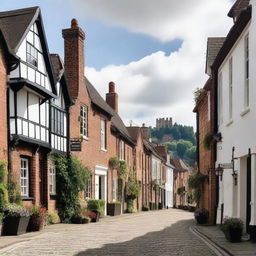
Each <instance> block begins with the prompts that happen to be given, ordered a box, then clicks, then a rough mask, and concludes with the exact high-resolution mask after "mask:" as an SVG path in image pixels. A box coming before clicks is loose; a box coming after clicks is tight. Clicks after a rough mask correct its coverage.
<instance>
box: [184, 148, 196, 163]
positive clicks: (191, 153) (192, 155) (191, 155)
mask: <svg viewBox="0 0 256 256" xmlns="http://www.w3.org/2000/svg"><path fill="white" fill-rule="evenodd" d="M185 155H186V157H187V158H189V159H191V160H193V162H195V161H196V160H197V150H196V146H193V147H191V148H189V149H187V151H186V154H185Z"/></svg>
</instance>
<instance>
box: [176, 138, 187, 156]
mask: <svg viewBox="0 0 256 256" xmlns="http://www.w3.org/2000/svg"><path fill="white" fill-rule="evenodd" d="M186 150H187V146H186V144H185V143H183V142H178V143H177V153H178V156H179V157H180V158H183V157H184V154H185V152H186Z"/></svg>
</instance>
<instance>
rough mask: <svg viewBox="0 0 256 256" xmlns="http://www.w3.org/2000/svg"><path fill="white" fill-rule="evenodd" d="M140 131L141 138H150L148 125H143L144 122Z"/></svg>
mask: <svg viewBox="0 0 256 256" xmlns="http://www.w3.org/2000/svg"><path fill="white" fill-rule="evenodd" d="M141 133H142V138H143V139H145V140H149V139H150V130H149V128H148V127H146V126H145V124H142V127H141Z"/></svg>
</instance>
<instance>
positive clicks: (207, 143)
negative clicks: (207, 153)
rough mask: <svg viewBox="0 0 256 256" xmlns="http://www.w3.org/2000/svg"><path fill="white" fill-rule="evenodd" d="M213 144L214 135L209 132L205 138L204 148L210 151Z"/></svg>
mask: <svg viewBox="0 0 256 256" xmlns="http://www.w3.org/2000/svg"><path fill="white" fill-rule="evenodd" d="M212 142H213V136H212V133H209V132H208V133H207V134H205V136H204V141H203V143H204V148H205V149H208V150H209V149H210V148H211V144H212Z"/></svg>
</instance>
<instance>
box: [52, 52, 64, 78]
mask: <svg viewBox="0 0 256 256" xmlns="http://www.w3.org/2000/svg"><path fill="white" fill-rule="evenodd" d="M50 57H51V61H52V68H53V72H54V75H55V77H56V80H57V81H59V80H60V78H61V77H62V75H63V73H64V65H63V62H62V60H61V58H60V56H59V55H58V54H53V53H51V54H50Z"/></svg>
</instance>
